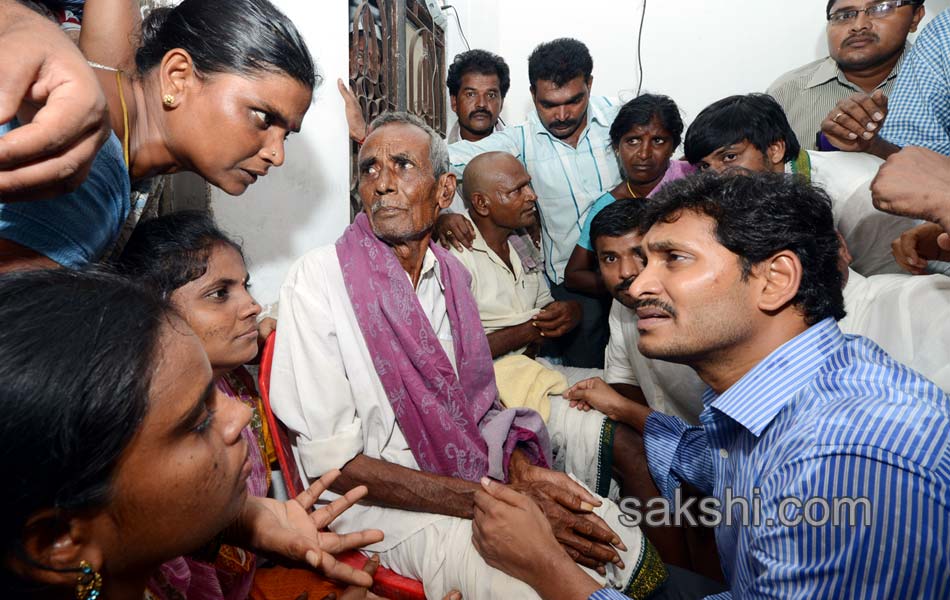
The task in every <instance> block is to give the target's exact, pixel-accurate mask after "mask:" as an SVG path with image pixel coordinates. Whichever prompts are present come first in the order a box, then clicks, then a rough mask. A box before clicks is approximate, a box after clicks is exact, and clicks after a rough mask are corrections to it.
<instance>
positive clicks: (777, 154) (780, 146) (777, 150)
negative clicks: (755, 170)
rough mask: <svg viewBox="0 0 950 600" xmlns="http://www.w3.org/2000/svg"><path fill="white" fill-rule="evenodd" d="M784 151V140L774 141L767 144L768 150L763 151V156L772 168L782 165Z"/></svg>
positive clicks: (783, 162)
mask: <svg viewBox="0 0 950 600" xmlns="http://www.w3.org/2000/svg"><path fill="white" fill-rule="evenodd" d="M785 150H786V147H785V140H775V141H774V142H772V143H771V144H769V147H768V149H767V150H766V151H765V155H766V157H767V158H768V159H769V163H770V164H771V165H772V166H777V165H784V164H785ZM783 168H784V167H783Z"/></svg>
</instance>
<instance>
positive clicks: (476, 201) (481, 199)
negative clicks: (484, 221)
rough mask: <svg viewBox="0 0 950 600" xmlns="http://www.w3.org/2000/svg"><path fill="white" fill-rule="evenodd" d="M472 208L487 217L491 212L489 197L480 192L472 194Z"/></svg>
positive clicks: (479, 214) (477, 213)
mask: <svg viewBox="0 0 950 600" xmlns="http://www.w3.org/2000/svg"><path fill="white" fill-rule="evenodd" d="M472 210H473V211H475V214H476V215H478V216H480V217H487V216H488V214H489V213H490V212H491V199H490V198H489V197H488V196H486V195H485V194H483V193H481V192H475V193H474V194H472Z"/></svg>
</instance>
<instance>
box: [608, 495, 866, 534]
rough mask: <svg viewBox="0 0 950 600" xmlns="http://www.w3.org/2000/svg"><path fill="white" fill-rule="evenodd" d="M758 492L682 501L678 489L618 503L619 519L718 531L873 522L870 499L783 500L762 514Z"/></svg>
mask: <svg viewBox="0 0 950 600" xmlns="http://www.w3.org/2000/svg"><path fill="white" fill-rule="evenodd" d="M760 493H761V492H760V489H759V488H753V489H752V497H751V498H747V497H745V496H735V495H733V492H732V489H731V488H726V489H725V493H724V494H723V498H722V499H721V500H720V499H719V498H716V497H712V496H709V497H705V498H696V497H694V496H690V497H686V498H684V497H683V493H682V490H681V489H680V488H677V489H676V490H675V492H674V495H673V499H672V500H670V499H667V498H662V497H661V498H651V499H650V500H648V501H647V502H641V501H640V500H639V499H638V498H632V497H627V498H623V499H622V500H621V501H620V503H619V506H620V512H621V514H620V516H619V521H620V523H621V524H622V525H624V526H626V527H639V526H640V525H647V526H650V527H669V526H676V527H681V526H684V525H686V526H690V527H696V526H700V525H701V526H704V527H718V526H720V525H725V526H726V527H732V526H734V525H741V526H743V527H762V526H765V527H799V526H801V525H806V526H810V527H824V526H826V525H831V526H832V527H859V526H864V527H870V526H871V525H872V523H873V521H874V513H873V507H872V505H871V500H870V499H869V498H865V497H858V498H851V497H834V498H823V497H812V498H804V499H803V498H799V497H797V496H786V497H785V498H782V499H781V500H780V501H779V502H778V506H777V507H776V509H771V505H772V504H773V502H772V501H771V500H770V501H769V506H770V509H769V510H768V512H769V514H768V515H766V514H765V512H766V511H764V510H763V499H762V498H761V497H760Z"/></svg>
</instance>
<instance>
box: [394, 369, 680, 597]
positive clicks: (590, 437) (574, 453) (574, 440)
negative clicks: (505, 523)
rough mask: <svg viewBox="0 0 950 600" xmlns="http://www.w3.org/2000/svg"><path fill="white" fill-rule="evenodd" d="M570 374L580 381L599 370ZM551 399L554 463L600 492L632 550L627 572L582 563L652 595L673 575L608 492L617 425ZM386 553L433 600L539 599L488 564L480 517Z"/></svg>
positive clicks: (442, 525)
mask: <svg viewBox="0 0 950 600" xmlns="http://www.w3.org/2000/svg"><path fill="white" fill-rule="evenodd" d="M566 375H567V376H568V380H569V382H570V383H571V384H573V383H575V382H576V381H579V380H580V379H584V378H586V377H591V376H594V375H596V373H593V374H590V373H582V374H570V375H568V374H566ZM571 379H575V381H570V380H571ZM550 400H551V415H550V418H549V420H548V423H547V426H548V433H549V434H550V436H551V448H552V452H553V455H554V465H552V467H553V468H554V469H556V470H558V471H562V472H565V473H568V474H570V475H571V476H572V477H573V478H574V479H575V480H577V481H579V482H581V484H582V485H584V487H586V488H587V489H588V490H592V491H594V493H595V495H596V496H598V497H599V498H600V500H601V502H602V504H601V505H600V506H599V507H597V508H596V509H594V513H595V514H597V515H598V516H599V517H600V518H602V519H603V520H604V522H606V523H607V525H608V527H610V528H611V529H613V530H614V531H615V532H616V533H617V535H619V536H620V538H621V540H623V543H624V545H625V546H626V547H627V551H626V552H620V558H621V560H623V563H624V565H625V568H624V569H618V568H617V567H616V566H615V565H613V564H608V565H607V566H606V571H607V576H606V577H604V576H603V575H600V574H599V573H597V572H596V571H592V570H590V569H586V568H584V567H582V568H584V570H585V571H586V572H587V574H588V575H590V576H591V577H592V578H594V580H595V581H597V582H598V583H600V584H601V585H604V586H607V587H612V588H614V589H616V590H619V591H622V592H624V593H625V594H627V595H628V596H630V597H631V598H645V597H646V596H647V595H649V593H651V592H652V591H653V590H654V589H655V588H656V587H657V586H658V585H659V584H661V583H662V582H663V581H664V580H665V578H666V571H665V567H664V565H663V562H662V560H661V559H660V556H659V554H657V552H656V550H655V549H654V548H653V546H651V545H650V544H649V542H647V541H646V538H644V537H643V534H642V533H641V531H640V529H639V528H636V527H632V528H631V527H627V526H624V525H623V524H622V523H621V522H620V520H619V517H620V515H621V512H620V509H619V507H618V506H617V504H616V503H615V502H613V501H612V500H610V499H608V498H607V497H605V496H607V495H608V494H607V490H611V491H612V493H613V494H614V497H615V498H616V496H617V493H618V491H619V489H618V487H617V484H616V483H615V482H614V481H613V480H612V479H611V477H610V472H611V467H610V464H611V453H612V449H613V431H614V422H613V421H611V420H610V419H608V418H607V417H606V416H604V415H603V413H600V412H597V411H589V412H583V411H580V410H577V409H574V408H571V407H570V406H569V403H568V401H567V400H565V399H564V398H562V397H561V396H551V398H550ZM379 556H380V561H381V563H382V564H383V565H384V566H386V567H387V568H389V569H392V570H393V571H396V572H397V573H400V574H402V575H405V576H406V577H411V578H413V579H418V580H419V581H421V582H422V583H423V586H424V587H425V592H426V597H427V598H429V599H431V600H439V599H441V598H443V597H444V596H445V594H447V593H448V592H449V591H451V590H459V591H460V592H462V597H463V598H466V599H468V598H505V599H508V598H512V599H516V598H537V597H538V596H537V594H536V593H535V592H534V590H532V589H531V588H530V587H529V586H528V585H527V584H525V583H523V582H521V581H519V580H517V579H514V578H512V577H509V576H508V575H506V574H504V573H502V572H501V571H499V570H497V569H494V568H492V567H490V566H488V564H487V563H486V562H485V561H484V560H483V559H482V557H481V556H480V555H479V554H478V552H477V551H476V550H475V546H474V545H472V522H471V521H469V520H467V519H459V518H455V517H445V518H442V519H438V520H436V521H434V522H431V523H429V524H428V525H427V526H425V527H423V528H421V529H419V530H418V531H417V532H416V533H415V534H413V535H411V536H409V537H407V538H406V539H404V540H403V541H402V542H400V543H399V544H397V545H395V546H393V547H391V548H390V549H389V550H387V551H385V552H382V553H380V555H379Z"/></svg>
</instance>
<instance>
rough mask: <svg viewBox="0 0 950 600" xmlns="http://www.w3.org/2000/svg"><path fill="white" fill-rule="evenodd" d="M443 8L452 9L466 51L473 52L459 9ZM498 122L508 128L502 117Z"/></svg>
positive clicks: (448, 5)
mask: <svg viewBox="0 0 950 600" xmlns="http://www.w3.org/2000/svg"><path fill="white" fill-rule="evenodd" d="M441 8H442V10H447V9H450V8H451V9H452V13H453V14H454V15H455V22H456V24H458V26H459V36H460V37H461V38H462V42H463V43H464V44H465V49H466V50H471V49H472V47H471V46H469V44H468V38H467V37H465V31H463V30H462V21H461V19H459V11H458V9H457V8H455V7H454V6H452V5H451V4H446V5H445V6H443V7H441ZM498 121H499V122H500V123H501V124H502V126H506V125H507V124H506V123H505V120H504V119H502V118H501V115H499V116H498Z"/></svg>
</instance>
